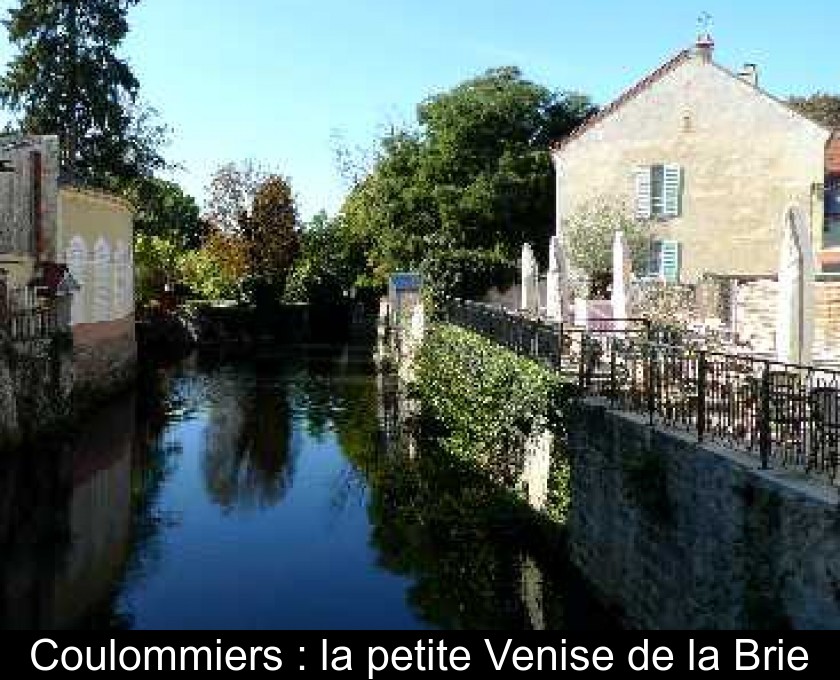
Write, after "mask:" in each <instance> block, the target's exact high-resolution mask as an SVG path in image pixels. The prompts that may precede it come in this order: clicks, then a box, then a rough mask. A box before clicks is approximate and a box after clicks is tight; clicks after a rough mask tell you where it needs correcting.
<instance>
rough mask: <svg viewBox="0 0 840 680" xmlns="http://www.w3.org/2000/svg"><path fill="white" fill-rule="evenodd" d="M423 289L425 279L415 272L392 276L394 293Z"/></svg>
mask: <svg viewBox="0 0 840 680" xmlns="http://www.w3.org/2000/svg"><path fill="white" fill-rule="evenodd" d="M422 287H423V277H422V276H421V275H420V274H417V273H414V272H400V273H398V274H391V289H392V290H394V291H399V292H402V291H414V290H420V289H421V288H422Z"/></svg>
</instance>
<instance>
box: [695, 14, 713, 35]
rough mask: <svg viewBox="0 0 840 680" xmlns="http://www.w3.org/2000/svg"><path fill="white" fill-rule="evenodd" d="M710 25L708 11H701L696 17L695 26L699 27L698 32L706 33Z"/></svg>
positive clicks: (710, 19)
mask: <svg viewBox="0 0 840 680" xmlns="http://www.w3.org/2000/svg"><path fill="white" fill-rule="evenodd" d="M711 25H712V15H711V14H709V13H708V12H703V13H702V14H700V16H699V17H697V26H698V27H699V29H700V33H702V34H707V33H708V32H709V29H710V27H711Z"/></svg>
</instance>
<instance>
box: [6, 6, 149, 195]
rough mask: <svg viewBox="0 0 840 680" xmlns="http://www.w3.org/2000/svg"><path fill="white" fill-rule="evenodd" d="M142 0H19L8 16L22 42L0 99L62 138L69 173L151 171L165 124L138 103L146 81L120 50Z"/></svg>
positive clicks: (29, 125)
mask: <svg viewBox="0 0 840 680" xmlns="http://www.w3.org/2000/svg"><path fill="white" fill-rule="evenodd" d="M138 1H139V0H64V1H63V2H56V1H55V0H20V3H19V5H18V7H17V8H14V9H11V10H9V15H8V18H7V19H6V20H5V21H4V25H5V26H6V28H7V30H8V33H9V40H10V41H11V42H12V43H14V44H16V45H17V47H18V54H17V55H16V56H15V57H13V59H12V60H11V62H10V64H9V67H8V71H7V72H6V74H5V75H4V76H3V77H2V79H0V102H2V103H3V104H4V105H5V106H7V107H9V108H11V109H12V111H14V112H15V113H16V114H19V116H20V120H19V127H20V129H22V130H23V131H26V132H30V133H33V134H55V133H57V134H58V135H59V136H60V137H61V139H62V142H63V144H62V151H61V158H60V160H61V168H62V170H63V172H64V173H65V174H66V175H67V176H69V177H70V179H76V178H80V179H82V180H85V181H89V182H94V183H98V184H104V185H110V184H112V183H113V182H115V181H119V180H122V179H127V178H132V177H138V176H143V175H148V174H151V172H152V171H153V170H155V169H157V168H160V167H162V166H163V165H164V161H163V159H162V158H161V156H160V154H159V153H158V148H159V145H160V141H161V140H160V134H161V133H163V128H162V127H161V126H157V125H155V124H153V122H152V119H153V118H154V112H153V110H150V109H149V108H148V107H145V108H144V107H141V106H139V105H138V104H137V103H136V96H137V91H138V89H139V83H138V81H137V78H136V77H135V76H134V73H133V72H132V70H131V68H130V67H129V65H128V64H127V63H126V62H125V61H124V60H122V59H121V58H119V57H118V56H117V49H118V48H119V46H120V45H121V43H122V41H123V39H124V38H125V36H126V35H127V33H128V21H127V13H128V10H129V8H131V7H132V6H134V5H136V4H137V2H138Z"/></svg>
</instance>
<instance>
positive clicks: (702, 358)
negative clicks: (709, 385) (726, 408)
mask: <svg viewBox="0 0 840 680" xmlns="http://www.w3.org/2000/svg"><path fill="white" fill-rule="evenodd" d="M705 434H706V353H705V352H704V351H702V350H701V351H700V352H698V354H697V441H699V442H702V441H703V436H704V435H705Z"/></svg>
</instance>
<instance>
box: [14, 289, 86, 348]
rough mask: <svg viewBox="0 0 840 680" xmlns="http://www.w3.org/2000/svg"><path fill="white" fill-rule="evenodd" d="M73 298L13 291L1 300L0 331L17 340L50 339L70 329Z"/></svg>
mask: <svg viewBox="0 0 840 680" xmlns="http://www.w3.org/2000/svg"><path fill="white" fill-rule="evenodd" d="M71 299H72V298H71V296H69V295H64V296H58V297H50V298H46V299H44V300H39V299H38V298H36V296H35V295H34V293H31V292H30V291H28V290H25V289H13V290H11V291H9V292H8V293H7V294H6V297H5V299H4V300H2V301H0V328H2V329H3V330H4V331H5V332H6V334H7V336H8V337H9V339H11V340H15V341H23V340H37V339H41V338H49V337H51V336H53V335H55V334H56V333H59V332H64V331H68V330H69V329H70V304H71Z"/></svg>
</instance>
